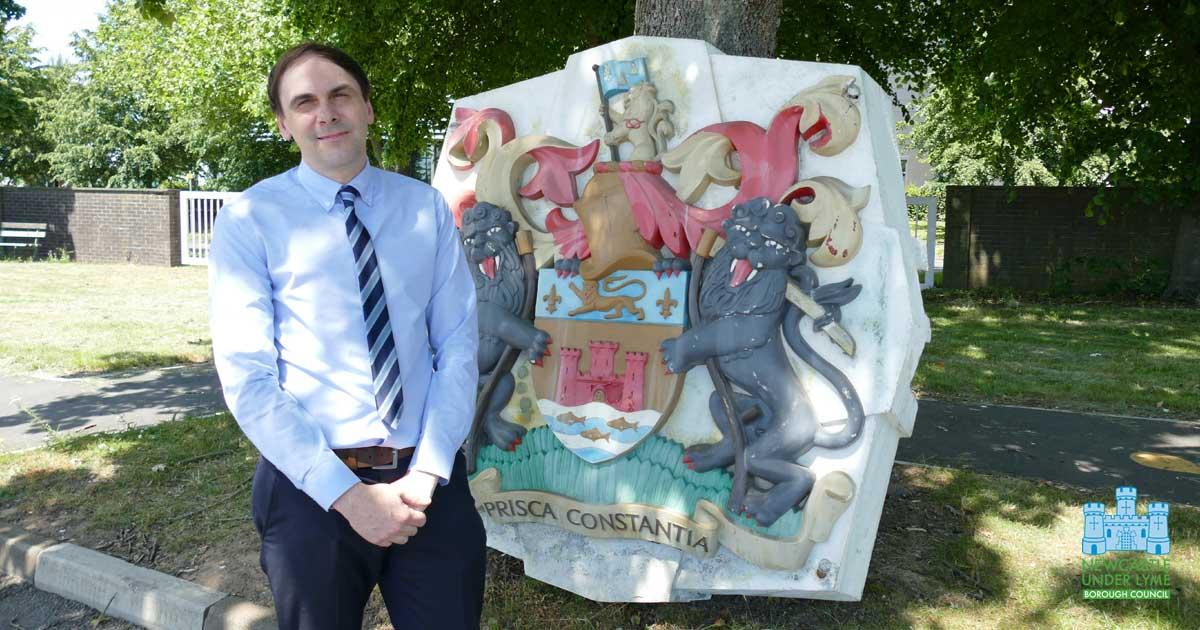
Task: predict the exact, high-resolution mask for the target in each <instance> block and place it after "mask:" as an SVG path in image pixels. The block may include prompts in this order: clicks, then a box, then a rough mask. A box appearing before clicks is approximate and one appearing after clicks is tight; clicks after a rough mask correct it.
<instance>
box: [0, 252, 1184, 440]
mask: <svg viewBox="0 0 1200 630" xmlns="http://www.w3.org/2000/svg"><path fill="white" fill-rule="evenodd" d="M206 277H207V276H206V270H205V268H203V267H175V268H161V267H141V266H136V267H135V266H129V265H84V264H74V263H71V264H64V263H28V262H25V263H17V262H0V286H3V287H4V288H3V291H4V292H5V295H4V307H3V308H0V371H3V372H18V373H20V372H34V371H40V372H46V373H51V374H59V375H61V374H75V373H81V372H100V371H112V370H122V369H127V368H146V367H155V366H163V365H171V364H176V363H184V362H193V361H205V360H208V359H209V358H210V357H211V356H212V348H211V344H210V341H209V333H208V315H207V301H206V300H207V297H206V291H207V279H206ZM924 298H925V309H926V312H927V314H928V315H929V318H930V322H931V324H932V329H933V335H932V341H931V342H930V344H929V345H928V346H926V348H925V352H924V355H923V356H922V358H921V364H920V366H919V367H918V368H917V373H916V377H915V378H914V381H913V384H914V387H915V388H916V389H917V390H918V391H919V392H920V393H921V394H922V395H927V396H934V397H938V398H943V399H949V400H963V401H990V402H997V403H1014V404H1028V405H1034V406H1042V407H1058V408H1067V409H1078V410H1088V411H1106V412H1112V413H1123V414H1133V415H1151V416H1166V417H1175V418H1187V419H1200V376H1198V371H1197V368H1196V366H1197V365H1200V310H1198V309H1195V308H1184V307H1177V306H1170V305H1159V304H1153V305H1130V304H1117V303H1108V302H1090V303H1064V302H1061V301H1059V302H1050V301H1018V300H1016V299H1013V298H982V297H979V296H978V294H963V293H952V292H944V291H926V292H925V293H924Z"/></svg>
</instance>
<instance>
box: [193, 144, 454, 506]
mask: <svg viewBox="0 0 1200 630" xmlns="http://www.w3.org/2000/svg"><path fill="white" fill-rule="evenodd" d="M350 185H351V186H354V187H355V188H356V189H357V190H358V191H359V193H360V195H361V196H360V198H359V199H358V200H357V201H356V203H355V212H356V213H357V214H358V218H359V220H360V221H362V223H363V225H365V226H366V228H367V230H368V232H369V233H370V234H371V238H372V242H373V243H374V245H375V253H376V256H377V258H378V261H379V269H380V273H381V274H382V277H383V284H384V288H385V289H386V294H385V296H386V299H387V305H388V316H389V317H390V319H391V323H392V334H393V335H394V336H395V341H396V352H397V356H398V359H399V363H400V369H401V372H400V378H401V380H402V382H403V392H404V408H403V411H402V412H401V415H400V419H399V422H398V424H397V428H396V429H395V430H391V429H389V428H388V427H387V425H385V424H384V422H383V421H382V419H381V418H380V414H379V412H378V411H377V409H376V407H375V393H374V390H373V388H372V378H371V366H370V363H369V357H368V350H367V330H366V324H365V323H364V322H363V315H362V302H361V298H360V297H359V291H358V283H357V276H356V274H355V267H354V253H353V252H352V251H351V248H350V243H349V241H348V240H347V237H346V228H345V221H346V216H347V213H346V211H345V210H344V209H343V207H342V203H341V202H340V201H338V200H337V191H338V189H339V188H340V187H341V185H340V184H338V183H337V182H335V181H333V180H331V179H328V178H326V177H323V176H322V175H319V174H318V173H316V172H315V171H313V170H312V169H311V168H309V167H308V166H307V165H306V164H304V163H303V162H302V163H301V164H300V166H298V167H296V168H293V169H291V170H289V171H287V172H285V173H282V174H280V175H276V176H275V177H271V178H269V179H265V180H263V181H261V182H259V183H257V184H255V185H254V186H253V187H251V188H250V189H248V190H246V191H245V192H244V193H242V194H241V195H240V196H239V197H238V198H237V199H235V200H233V201H231V202H229V203H227V204H226V205H225V206H224V207H223V208H221V211H220V213H219V214H218V216H217V220H216V225H215V226H214V228H213V240H212V247H211V249H210V251H209V299H210V303H209V306H210V313H209V316H210V323H211V326H212V340H213V357H214V360H215V362H216V367H217V373H218V374H219V375H220V378H221V386H222V388H223V389H224V392H225V401H226V403H227V404H228V405H229V409H230V411H232V412H233V415H234V417H235V418H236V419H237V422H238V424H239V425H240V426H241V428H242V431H243V432H245V434H246V436H247V437H248V438H249V439H250V441H251V442H252V443H253V444H254V445H255V446H256V447H257V448H258V450H259V452H261V453H262V455H263V457H265V458H266V459H267V461H269V462H271V463H272V464H274V465H275V467H276V468H278V469H279V470H280V471H281V472H282V473H283V474H284V475H285V476H287V478H288V479H290V480H291V481H292V483H294V484H295V485H296V487H297V488H299V489H301V490H302V491H304V492H305V493H306V494H308V496H310V497H312V498H313V500H314V501H316V502H317V503H318V504H319V505H320V506H321V507H322V508H324V509H326V510H328V509H329V507H330V506H331V505H332V504H333V502H334V501H335V500H337V498H338V497H340V496H341V495H342V494H343V493H344V492H345V491H346V490H348V489H349V488H350V487H351V486H352V485H354V484H355V483H357V482H358V477H357V476H356V475H355V474H354V473H353V472H351V471H350V469H349V468H347V467H346V465H345V464H343V463H342V462H341V460H339V459H338V458H337V456H336V455H335V454H334V453H333V451H332V450H331V449H333V448H349V447H357V446H370V445H383V446H390V447H393V448H404V447H407V446H415V447H416V452H415V453H414V454H413V458H412V462H411V464H410V465H409V469H410V470H411V469H415V470H420V471H423V472H428V473H431V474H434V475H437V476H438V477H440V478H441V479H442V481H443V483H444V482H445V480H447V479H449V478H450V471H451V467H452V466H453V463H454V455H455V452H456V451H457V450H458V448H459V447H460V446H461V445H462V442H463V440H464V439H465V438H466V435H467V432H468V431H469V429H470V424H471V416H472V413H473V411H474V406H475V387H476V382H477V381H478V368H477V366H476V358H475V352H476V345H477V344H478V337H477V335H478V327H477V322H476V314H475V288H474V284H473V282H472V280H471V273H470V270H469V268H468V266H467V260H466V257H465V255H464V254H463V251H462V247H461V245H460V243H459V237H458V232H457V230H455V227H454V218H453V216H452V215H451V213H450V210H449V208H448V207H447V206H446V202H445V200H444V199H443V198H442V195H441V194H440V193H438V192H437V191H436V190H434V189H433V188H431V187H429V186H427V185H426V184H423V183H421V182H418V181H416V180H414V179H410V178H408V177H404V176H403V175H398V174H396V173H390V172H387V171H383V170H380V169H377V168H374V167H372V166H370V165H367V166H366V167H365V168H364V169H363V170H362V171H360V172H359V174H358V175H357V176H356V177H355V178H354V179H353V180H352V181H350Z"/></svg>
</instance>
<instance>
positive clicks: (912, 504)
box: [0, 415, 1200, 630]
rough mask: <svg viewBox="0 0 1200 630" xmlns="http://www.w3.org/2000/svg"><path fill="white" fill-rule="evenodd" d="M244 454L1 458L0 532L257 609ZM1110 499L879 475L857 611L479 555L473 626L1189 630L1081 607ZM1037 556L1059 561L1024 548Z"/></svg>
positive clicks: (161, 441) (1183, 545) (79, 446)
mask: <svg viewBox="0 0 1200 630" xmlns="http://www.w3.org/2000/svg"><path fill="white" fill-rule="evenodd" d="M256 457H257V454H256V453H255V451H254V449H253V448H252V447H251V446H250V445H249V443H248V442H247V441H246V440H245V439H244V438H243V437H242V436H241V434H240V432H239V430H238V428H237V426H236V424H235V423H234V422H233V421H232V419H231V418H230V417H229V416H228V415H219V416H215V417H210V418H204V419H189V420H184V421H176V422H167V423H163V424H161V425H157V426H154V427H148V428H145V429H142V430H133V431H127V432H123V433H119V434H108V435H96V436H87V437H81V438H75V439H71V440H69V441H64V442H61V443H56V444H54V445H53V446H51V447H50V448H47V449H44V450H42V451H34V452H29V453H22V454H19V455H4V456H0V506H4V507H3V508H0V520H4V521H7V522H13V523H15V524H18V525H21V526H23V527H26V528H27V529H32V530H35V531H38V532H40V533H42V534H45V535H50V536H56V535H58V533H59V532H60V530H61V531H62V532H63V533H64V535H66V536H70V537H71V538H72V540H73V541H74V542H76V543H78V544H82V545H85V546H88V547H92V548H98V549H100V550H102V551H104V552H106V553H110V554H113V555H116V556H119V557H123V558H125V559H127V560H130V561H133V562H136V563H138V564H142V565H145V566H151V567H154V568H157V569H159V570H163V571H166V572H170V573H175V574H178V575H181V576H182V577H185V578H187V579H192V580H195V581H198V582H200V583H203V584H205V585H207V586H210V587H212V588H217V589H220V590H223V591H226V592H232V593H235V594H239V595H241V596H244V597H248V598H251V599H255V600H257V601H259V602H262V603H265V604H269V601H270V600H269V596H268V595H267V594H266V580H265V578H264V577H263V576H262V574H261V573H260V572H259V568H258V564H257V549H258V539H257V536H256V534H255V533H254V530H253V526H252V525H251V524H250V522H249V518H248V515H249V510H250V508H249V483H248V482H249V479H250V475H251V474H252V471H253V467H254V462H255V459H256ZM1108 499H1111V496H1110V494H1109V493H1099V492H1097V493H1081V492H1076V491H1072V490H1069V489H1064V488H1060V487H1057V486H1053V485H1050V484H1045V483H1036V482H1029V481H1023V480H1018V479H1012V478H1007V477H997V476H984V475H979V474H974V473H970V472H964V471H956V470H949V469H931V468H922V467H912V466H902V467H898V468H897V469H896V470H895V471H894V473H893V476H892V484H891V487H890V489H889V491H888V495H887V498H886V500H885V503H884V509H883V516H882V519H881V521H880V524H879V531H878V534H877V537H876V541H875V546H874V556H873V558H872V562H871V567H870V572H869V574H868V577H867V581H866V585H865V589H864V593H863V601H861V602H850V603H847V602H828V601H814V600H797V599H784V598H773V597H741V596H716V597H713V598H712V599H711V600H707V601H699V602H691V603H672V604H633V603H607V604H606V603H596V602H591V601H588V600H585V599H583V598H581V597H578V596H575V595H573V594H570V593H567V592H565V591H562V590H560V589H557V588H555V587H552V586H549V585H546V584H544V583H541V582H537V581H535V580H533V579H530V578H527V577H525V576H524V571H523V569H522V566H521V563H520V561H518V560H515V559H512V558H509V557H506V556H503V555H502V554H499V553H496V552H489V561H488V568H489V577H488V582H487V591H486V595H485V609H484V620H485V626H486V627H498V628H546V627H553V628H556V629H564V630H565V629H569V628H612V627H626V628H641V627H654V628H656V629H657V630H666V629H669V628H700V627H712V626H714V625H718V626H725V627H729V628H799V627H834V626H841V625H846V626H850V627H860V628H897V627H913V626H920V627H923V628H954V627H961V626H963V625H972V624H973V625H978V626H980V627H1000V626H1005V627H1018V626H1032V625H1038V626H1042V625H1045V626H1066V625H1070V624H1072V623H1074V622H1075V621H1076V620H1077V619H1076V615H1077V614H1079V613H1080V612H1082V613H1084V617H1085V620H1091V621H1104V620H1117V621H1119V622H1120V625H1128V626H1137V625H1157V626H1159V627H1166V628H1183V627H1189V626H1188V624H1187V623H1186V621H1187V620H1190V619H1192V617H1193V615H1194V614H1195V611H1196V598H1197V588H1198V585H1197V584H1196V581H1195V576H1194V573H1195V572H1194V571H1192V570H1188V572H1187V574H1184V573H1181V572H1180V570H1178V569H1177V570H1175V571H1173V574H1172V586H1173V587H1176V588H1177V589H1178V590H1177V591H1176V597H1174V598H1173V600H1172V601H1171V602H1142V603H1134V602H1085V601H1083V600H1082V597H1081V587H1080V583H1079V577H1078V566H1079V564H1078V559H1077V558H1078V555H1077V552H1078V540H1079V539H1078V534H1077V533H1075V532H1074V529H1073V528H1074V527H1075V525H1074V522H1073V521H1070V522H1068V521H1065V520H1064V519H1070V518H1073V517H1074V515H1076V514H1078V509H1079V506H1080V505H1081V504H1082V503H1083V502H1085V501H1094V500H1108ZM1080 518H1081V517H1080ZM1171 518H1172V537H1173V541H1172V542H1173V544H1174V547H1173V549H1172V557H1174V558H1178V560H1177V562H1184V561H1186V560H1187V559H1189V558H1191V559H1194V558H1195V555H1196V544H1197V540H1196V538H1197V536H1198V534H1197V532H1198V531H1200V528H1198V527H1197V523H1200V514H1196V513H1195V511H1185V510H1180V513H1179V514H1176V513H1174V511H1173V513H1172V517H1171ZM1079 525H1080V528H1081V526H1082V521H1080V523H1079ZM1022 537H1023V538H1024V539H1027V540H1030V541H1031V543H1025V542H1024V541H1020V543H1019V544H1018V545H1017V546H1016V547H1015V546H1014V545H1013V540H1014V538H1016V539H1021V538H1022ZM1020 544H1025V547H1024V548H1017V547H1019V545H1020ZM1061 545H1069V546H1070V548H1071V551H1070V552H1068V551H1066V548H1065V547H1062V546H1061ZM1043 548H1044V549H1045V551H1046V553H1048V554H1049V555H1050V556H1053V557H1055V558H1057V560H1044V559H1042V558H1040V557H1039V556H1038V554H1037V552H1030V551H1029V549H1043ZM1073 554H1074V555H1073ZM1066 558H1070V559H1069V560H1066ZM1027 565H1032V566H1027ZM1035 581H1036V583H1039V584H1042V585H1043V586H1042V587H1041V589H1040V590H1038V591H1037V592H1036V593H1035V594H1034V595H1030V594H1028V593H1027V592H1026V587H1027V586H1028V585H1029V584H1031V583H1034V582H1035ZM376 608H377V606H376ZM375 612H377V613H378V612H379V611H378V610H376V611H375ZM368 618H371V615H370V614H369V615H368ZM377 618H381V617H378V616H377Z"/></svg>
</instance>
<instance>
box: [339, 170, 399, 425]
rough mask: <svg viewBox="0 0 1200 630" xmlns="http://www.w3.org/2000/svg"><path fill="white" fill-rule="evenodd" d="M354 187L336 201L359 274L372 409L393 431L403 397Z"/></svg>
mask: <svg viewBox="0 0 1200 630" xmlns="http://www.w3.org/2000/svg"><path fill="white" fill-rule="evenodd" d="M357 196H358V191H357V190H355V189H354V187H353V186H342V187H341V189H340V190H338V199H340V200H341V202H342V206H343V207H345V209H346V213H347V216H346V236H348V237H349V238H350V245H351V247H352V248H353V249H354V268H355V269H356V270H357V271H358V294H359V297H360V298H361V299H362V312H363V320H364V321H366V324H367V348H368V349H369V350H370V357H371V377H372V379H373V380H374V386H375V407H376V408H377V409H379V417H380V418H382V419H383V422H384V424H387V425H388V426H389V427H391V428H395V427H396V423H397V421H398V420H399V419H400V408H401V406H402V405H403V404H404V394H403V393H402V392H401V391H400V364H399V361H398V360H397V356H396V341H395V339H393V337H392V322H391V321H390V320H389V319H388V308H387V299H386V297H385V296H384V291H383V278H381V277H380V275H379V261H378V260H377V259H376V257H375V246H374V245H372V244H371V235H370V234H368V233H367V228H366V227H365V226H364V225H363V224H362V222H361V221H359V220H358V215H357V214H356V213H355V212H354V198H355V197H357Z"/></svg>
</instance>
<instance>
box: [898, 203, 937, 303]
mask: <svg viewBox="0 0 1200 630" xmlns="http://www.w3.org/2000/svg"><path fill="white" fill-rule="evenodd" d="M906 201H907V202H908V205H910V206H925V219H926V221H925V224H926V225H925V243H924V249H925V260H924V261H923V262H924V264H923V265H922V264H920V263H921V262H922V261H918V268H919V270H920V271H921V272H922V276H921V289H932V288H933V277H934V274H935V273H937V272H938V271H939V270H941V268H942V265H941V261H940V260H938V259H937V224H938V211H937V198H936V197H908V198H907V199H906ZM917 238H918V240H920V238H919V237H917Z"/></svg>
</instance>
